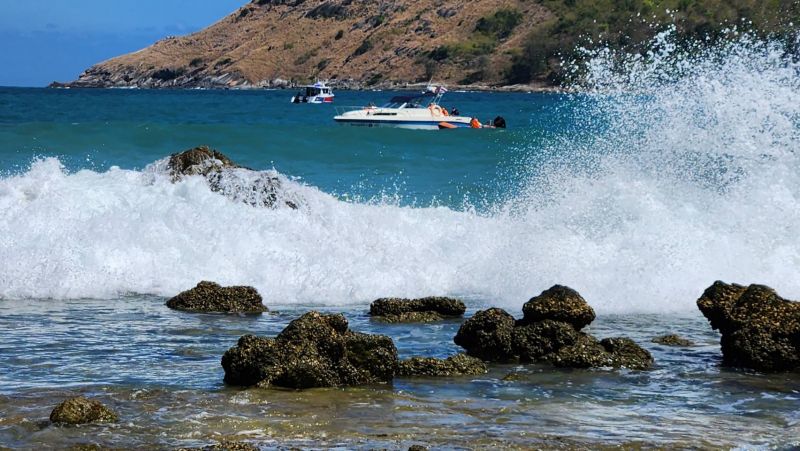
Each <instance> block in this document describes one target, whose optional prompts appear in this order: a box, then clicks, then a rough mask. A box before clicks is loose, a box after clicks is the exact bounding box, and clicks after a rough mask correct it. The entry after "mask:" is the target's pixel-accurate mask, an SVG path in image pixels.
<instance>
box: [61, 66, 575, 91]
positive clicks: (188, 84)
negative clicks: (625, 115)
mask: <svg viewBox="0 0 800 451" xmlns="http://www.w3.org/2000/svg"><path fill="white" fill-rule="evenodd" d="M327 84H328V85H329V86H331V87H332V88H333V89H334V90H337V91H422V90H424V89H425V88H426V87H427V85H428V84H427V83H420V82H413V81H381V82H377V83H368V82H362V81H358V80H327ZM305 85H306V83H304V82H301V81H296V80H287V79H284V78H280V77H278V78H275V79H271V80H262V81H260V82H257V83H250V82H249V81H247V80H245V79H241V78H237V77H235V76H230V74H225V75H223V76H208V77H200V78H193V77H189V78H179V79H175V80H160V79H156V78H153V77H152V76H151V75H150V74H127V73H122V74H112V73H108V72H102V73H95V72H93V71H92V70H91V69H90V70H89V71H87V72H85V73H84V74H82V75H81V76H80V78H78V79H77V80H75V81H71V82H58V81H54V82H52V83H50V84H49V85H48V86H47V87H48V88H55V89H152V90H176V89H177V90H181V89H186V90H234V91H254V90H289V91H291V90H296V89H298V88H299V87H302V86H305ZM446 87H447V88H448V89H449V90H451V91H460V92H517V93H555V92H564V89H563V88H561V87H559V86H557V85H549V84H545V83H532V84H511V85H504V84H486V83H472V84H452V83H447V84H446Z"/></svg>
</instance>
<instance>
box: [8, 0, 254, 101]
mask: <svg viewBox="0 0 800 451" xmlns="http://www.w3.org/2000/svg"><path fill="white" fill-rule="evenodd" d="M247 2H248V0H0V56H1V57H2V59H3V61H2V64H0V86H45V85H47V84H48V83H50V82H52V81H69V80H73V79H75V78H76V77H77V76H78V74H80V73H81V72H82V71H83V70H84V69H86V68H87V67H89V66H91V65H92V64H94V63H97V62H100V61H102V60H105V59H108V58H111V57H113V56H117V55H120V54H123V53H128V52H131V51H134V50H138V49H141V48H143V47H146V46H148V45H150V44H152V43H153V42H155V41H156V40H158V39H161V38H163V37H165V36H170V35H183V34H187V33H191V32H194V31H197V30H199V29H202V28H204V27H206V26H208V25H210V24H212V23H214V22H216V21H217V20H219V19H221V18H222V17H224V16H225V15H227V14H229V13H231V12H233V11H234V10H236V9H237V8H238V7H240V6H242V5H244V4H245V3H247Z"/></svg>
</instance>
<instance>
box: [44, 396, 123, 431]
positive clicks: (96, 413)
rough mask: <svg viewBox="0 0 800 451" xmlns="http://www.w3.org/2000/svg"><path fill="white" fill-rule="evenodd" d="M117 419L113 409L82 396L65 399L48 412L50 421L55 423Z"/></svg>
mask: <svg viewBox="0 0 800 451" xmlns="http://www.w3.org/2000/svg"><path fill="white" fill-rule="evenodd" d="M118 419H119V417H118V416H117V414H116V413H114V411H112V410H111V409H109V408H108V407H106V406H104V405H103V404H102V403H100V402H99V401H95V400H93V399H87V398H84V397H83V396H76V397H74V398H69V399H67V400H66V401H64V402H62V403H61V404H59V405H57V406H56V408H55V409H53V411H52V412H51V413H50V421H51V422H53V423H56V424H86V423H113V422H115V421H117V420H118Z"/></svg>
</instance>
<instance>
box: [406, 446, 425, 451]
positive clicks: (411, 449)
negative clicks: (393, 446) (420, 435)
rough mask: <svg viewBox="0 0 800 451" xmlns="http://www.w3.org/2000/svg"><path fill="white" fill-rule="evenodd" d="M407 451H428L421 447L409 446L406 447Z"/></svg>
mask: <svg viewBox="0 0 800 451" xmlns="http://www.w3.org/2000/svg"><path fill="white" fill-rule="evenodd" d="M408 451H428V448H426V447H424V446H422V445H411V446H409V447H408Z"/></svg>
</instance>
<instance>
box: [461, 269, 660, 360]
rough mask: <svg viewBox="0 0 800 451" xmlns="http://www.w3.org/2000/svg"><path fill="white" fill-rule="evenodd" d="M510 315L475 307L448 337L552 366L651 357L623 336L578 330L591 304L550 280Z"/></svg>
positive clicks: (491, 354) (479, 351)
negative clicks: (516, 317)
mask: <svg viewBox="0 0 800 451" xmlns="http://www.w3.org/2000/svg"><path fill="white" fill-rule="evenodd" d="M523 312H524V317H523V318H522V319H521V320H519V321H515V320H514V317H512V316H511V315H510V314H508V313H507V312H506V311H505V310H502V309H499V308H491V309H488V310H483V311H479V312H477V313H476V314H475V315H474V316H473V317H472V318H469V319H468V320H467V321H465V322H464V324H462V325H461V328H460V329H459V330H458V333H457V334H456V336H455V338H454V339H453V341H455V343H456V344H457V345H459V346H461V347H463V348H464V349H466V351H467V354H469V355H471V356H474V357H478V358H481V359H484V360H488V361H492V362H522V363H528V362H549V363H552V364H553V365H556V366H562V367H576V368H590V367H626V368H630V369H637V370H639V369H647V368H649V367H650V366H652V364H653V357H652V356H651V355H650V353H649V352H647V350H645V349H644V348H642V347H640V346H639V345H637V344H636V343H634V342H633V341H632V340H630V339H627V338H606V339H604V340H602V341H598V340H597V339H596V338H594V337H592V336H591V335H588V334H586V333H584V332H581V329H582V328H583V327H585V326H587V325H589V323H591V322H592V320H594V317H595V314H594V310H592V308H591V307H590V306H589V304H588V303H586V301H585V300H584V299H583V298H582V297H581V296H580V294H578V292H576V291H575V290H573V289H571V288H568V287H564V286H560V285H556V286H554V287H552V288H550V289H549V290H546V291H544V292H542V294H540V295H539V296H536V297H534V298H532V299H531V300H530V301H529V302H527V303H526V304H525V306H524V307H523Z"/></svg>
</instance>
